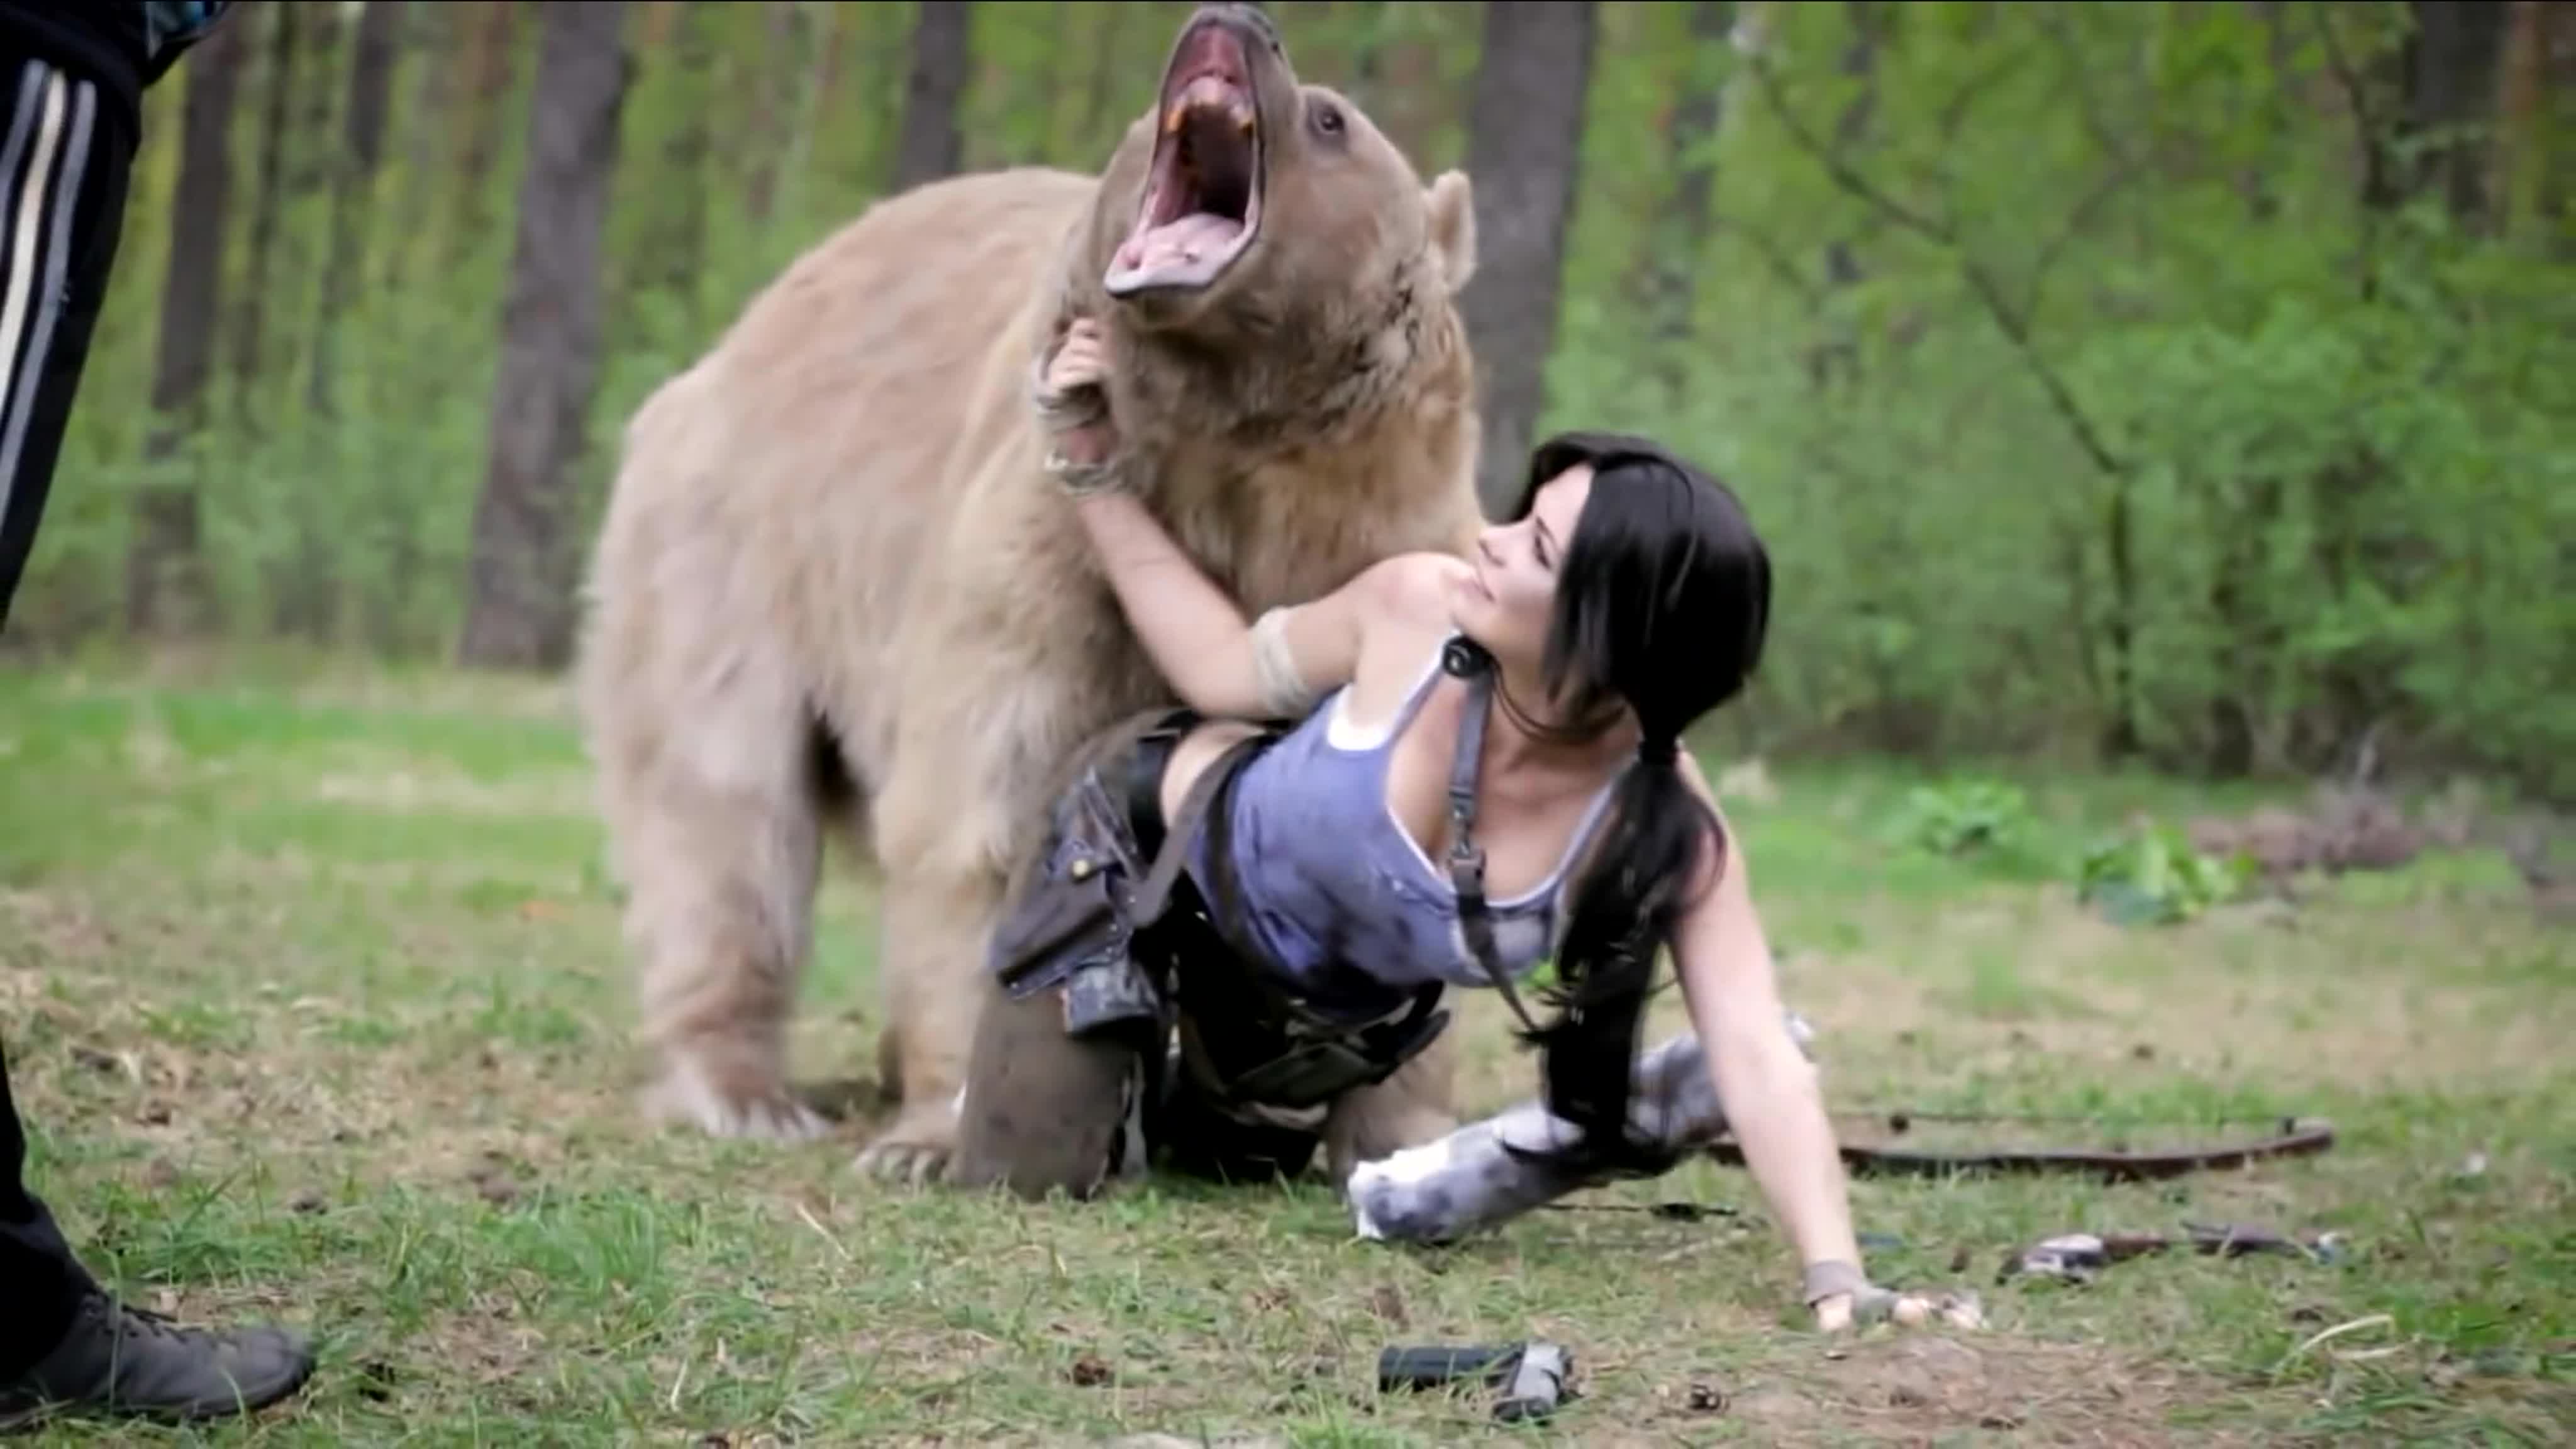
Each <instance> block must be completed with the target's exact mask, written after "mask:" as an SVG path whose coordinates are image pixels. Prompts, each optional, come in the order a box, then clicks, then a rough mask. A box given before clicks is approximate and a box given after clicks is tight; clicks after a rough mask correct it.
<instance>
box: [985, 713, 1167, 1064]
mask: <svg viewBox="0 0 2576 1449" xmlns="http://www.w3.org/2000/svg"><path fill="white" fill-rule="evenodd" d="M1195 721H1196V717H1195V716H1194V715H1192V714H1191V713H1190V712H1189V711H1186V710H1164V711H1157V712H1155V713H1153V714H1150V715H1144V716H1139V717H1136V718H1132V719H1130V720H1128V721H1126V722H1124V723H1122V724H1120V725H1118V726H1116V727H1114V728H1112V729H1111V730H1109V731H1107V732H1106V733H1104V734H1103V735H1102V736H1101V737H1100V738H1099V739H1098V740H1096V741H1094V742H1093V744H1092V745H1091V746H1090V747H1088V748H1087V749H1086V750H1084V751H1083V752H1082V754H1081V755H1080V756H1079V757H1078V758H1077V759H1076V761H1075V764H1074V768H1073V772H1072V779H1071V783H1070V784H1069V785H1068V786H1067V787H1066V788H1065V789H1064V790H1063V791H1061V792H1060V793H1059V794H1058V795H1057V796H1056V798H1055V800H1054V801H1053V802H1052V803H1051V804H1050V805H1049V807H1048V817H1047V828H1046V832H1045V834H1044V836H1043V837H1042V838H1041V840H1040V842H1039V845H1038V849H1037V851H1036V853H1035V854H1034V855H1033V856H1032V857H1031V858H1030V859H1029V860H1028V862H1027V863H1026V865H1025V866H1024V867H1023V868H1022V870H1021V871H1020V873H1019V879H1018V880H1016V881H1015V882H1014V883H1013V886H1012V891H1011V895H1010V900H1009V905H1008V907H1007V909H1006V910H1005V912H1004V914H1003V916H1002V919H1001V921H1000V922H999V924H998V927H997V929H996V930H995V931H994V934H993V939H992V948H991V950H992V954H991V957H990V959H989V962H988V965H989V967H990V969H991V970H992V971H993V973H994V975H996V976H997V977H999V978H1000V981H1001V985H1002V989H1003V990H1004V991H1005V992H1007V993H1008V994H1009V995H1010V996H1011V997H1013V998H1014V999H1022V998H1026V997H1029V996H1032V995H1035V994H1036V993H1038V992H1041V991H1050V990H1060V991H1061V992H1062V996H1063V1002H1064V1029H1065V1031H1066V1033H1067V1034H1068V1035H1072V1036H1077V1037H1080V1036H1091V1035H1094V1034H1096V1033H1100V1032H1118V1033H1122V1034H1124V1033H1127V1032H1134V1033H1135V1034H1136V1035H1137V1036H1138V1038H1139V1041H1138V1045H1139V1046H1140V1047H1143V1046H1145V1045H1146V1044H1148V1043H1159V1042H1160V1040H1161V1039H1162V1036H1163V1033H1164V1032H1165V1031H1167V1030H1168V1029H1169V1028H1170V1025H1171V1009H1172V1008H1171V992H1170V988H1169V984H1168V983H1167V982H1164V981H1160V980H1157V979H1155V973H1154V972H1152V971H1151V970H1150V969H1149V967H1148V965H1147V963H1146V962H1145V961H1143V960H1140V959H1139V954H1138V952H1137V950H1136V949H1135V946H1136V938H1137V935H1138V933H1139V932H1140V931H1142V930H1144V929H1146V928H1147V927H1150V926H1151V925H1153V923H1154V921H1155V919H1156V918H1158V917H1159V916H1160V915H1161V914H1162V904H1163V901H1164V900H1166V899H1168V893H1169V877H1170V876H1171V874H1172V873H1173V867H1174V866H1176V865H1177V860H1174V861H1172V862H1169V863H1166V864H1165V869H1164V871H1163V872H1161V873H1160V874H1159V875H1158V874H1157V873H1156V872H1155V870H1154V867H1155V865H1156V863H1157V862H1156V860H1155V856H1156V854H1157V853H1158V852H1159V851H1160V849H1161V847H1162V845H1163V839H1162V836H1163V831H1162V828H1161V826H1160V824H1159V820H1160V815H1161V810H1160V805H1159V800H1158V792H1159V790H1160V782H1161V780H1162V775H1163V766H1164V763H1165V762H1166V761H1167V760H1169V759H1170V757H1171V750H1172V746H1173V745H1174V744H1175V743H1177V742H1178V741H1179V740H1180V738H1181V736H1182V735H1183V734H1184V733H1185V732H1186V731H1187V730H1188V729H1189V728H1190V726H1191V725H1192V724H1193V723H1195ZM1149 886H1150V887H1154V889H1153V890H1152V891H1151V895H1152V898H1151V899H1147V900H1144V901H1141V902H1140V900H1139V894H1140V891H1142V890H1145V889H1146V888H1147V887H1149ZM1140 906H1141V907H1142V909H1141V910H1140Z"/></svg>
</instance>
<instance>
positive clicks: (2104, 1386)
mask: <svg viewBox="0 0 2576 1449" xmlns="http://www.w3.org/2000/svg"><path fill="white" fill-rule="evenodd" d="M2225 1392H2226V1390H2225V1389H2224V1386H2222V1385H2219V1384H2216V1383H2215V1382H2211V1381H2206V1380H2201V1379H2197V1378H2195V1377H2194V1376H2192V1375H2189V1374H2187V1373H2185V1372H2184V1371H2182V1370H2180V1369H2178V1368H2176V1367H2174V1366H2173V1365H2172V1364H2170V1363H2166V1362H2163V1361H2156V1360H2143V1361H2128V1360H2114V1359H2113V1358H2112V1357H2111V1356H2110V1355H2109V1354H2107V1353H2104V1352H2101V1351H2099V1350H2095V1349H2090V1348H2082V1347H2076V1346H2071V1345H2064V1344H2043V1343H2036V1342H2032V1341H2029V1340H2025V1339H2015V1338H2010V1337H2001V1336H1989V1335H1978V1336H1976V1337H1973V1338H1954V1337H1950V1336H1946V1335H1929V1334H1910V1335H1909V1334H1892V1335H1888V1336H1884V1337H1878V1338H1865V1339H1861V1340H1858V1341H1855V1342H1853V1343H1851V1344H1848V1345H1845V1346H1843V1347H1840V1348H1836V1349H1833V1350H1828V1351H1827V1352H1825V1353H1824V1354H1823V1355H1821V1356H1819V1357H1816V1358H1813V1359H1811V1360H1808V1361H1806V1362H1805V1363H1803V1364H1800V1365H1798V1366H1795V1367H1774V1368H1773V1369H1771V1370H1770V1371H1769V1372H1766V1373H1762V1374H1760V1375H1758V1376H1756V1377H1754V1378H1753V1379H1752V1380H1750V1381H1749V1382H1747V1383H1745V1384H1744V1385H1742V1386H1741V1387H1740V1388H1737V1389H1734V1390H1732V1391H1726V1390H1724V1389H1722V1388H1721V1387H1720V1386H1717V1385H1712V1384H1708V1383H1704V1382H1703V1383H1698V1384H1695V1385H1688V1386H1684V1388H1683V1391H1682V1392H1681V1393H1680V1394H1679V1395H1671V1394H1667V1395H1663V1396H1661V1397H1662V1398H1663V1400H1664V1403H1663V1404H1662V1405H1661V1406H1659V1407H1660V1409H1661V1413H1662V1415H1666V1416H1670V1417H1673V1418H1684V1417H1688V1418H1695V1419H1700V1420H1703V1421H1704V1420H1707V1419H1710V1418H1713V1417H1720V1416H1723V1417H1727V1418H1732V1419H1733V1420H1735V1421H1737V1422H1738V1423H1740V1424H1742V1425H1744V1426H1745V1427H1747V1428H1748V1429H1750V1430H1751V1431H1752V1435H1753V1438H1754V1441H1755V1442H1757V1443H1764V1444H1819V1443H1849V1442H1852V1441H1853V1440H1855V1439H1858V1440H1860V1441H1863V1442H1876V1443H1906V1444H1926V1443H1941V1442H1949V1441H1951V1440H1953V1439H1954V1438H1958V1439H1961V1440H1963V1441H1965V1442H1977V1441H1979V1440H1982V1439H1986V1438H1992V1439H1996V1440H1999V1441H2000V1440H2008V1441H2009V1442H2011V1443H2014V1444H2085V1445H2105V1444H2118V1445H2125V1444H2169V1443H2174V1442H2178V1439H2179V1438H2180V1437H2183V1436H2178V1435H2177V1433H2176V1431H2175V1430H2174V1429H2173V1428H2172V1427H2171V1426H2170V1424H2169V1422H2168V1413H2169V1411H2170V1410H2171V1409H2172V1408H2173V1406H2175V1405H2177V1404H2181V1403H2193V1402H2206V1401H2207V1400H2209V1399H2211V1398H2214V1397H2218V1396H2220V1395H2222V1394H2224V1393H2225ZM1713 1400H1722V1402H1721V1403H1720V1404H1719V1406H1718V1407H1716V1408H1714V1409H1712V1408H1710V1407H1708V1405H1709V1404H1710V1403H1711V1402H1712V1401H1713ZM2187 1437H2188V1438H2189V1440H2190V1442H2192V1443H2195V1444H2230V1443H2252V1442H2255V1441H2254V1440H2253V1439H2251V1438H2246V1437H2228V1436H2225V1435H2219V1436H2216V1437H2213V1436H2211V1435H2210V1434H2208V1433H2205V1432H2204V1431H2203V1430H2201V1429H2200V1428H2198V1427H2195V1428H2194V1429H2193V1431H2192V1432H2191V1434H2190V1435H2189V1436H2187Z"/></svg>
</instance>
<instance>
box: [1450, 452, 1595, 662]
mask: <svg viewBox="0 0 2576 1449" xmlns="http://www.w3.org/2000/svg"><path fill="white" fill-rule="evenodd" d="M1591 496H1592V465H1591V464H1589V463H1577V464H1575V465H1574V466H1572V467H1570V468H1568V469H1566V470H1565V471H1564V472H1562V473H1559V474H1557V475H1556V476H1555V477H1553V478H1550V479H1549V480H1547V481H1546V482H1545V483H1542V484H1540V485H1539V488H1538V493H1537V495H1536V498H1535V499H1534V501H1533V502H1532V503H1531V504H1530V510H1529V512H1528V513H1527V514H1525V515H1523V516H1522V517H1521V519H1520V521H1519V522H1517V523H1503V524H1494V525H1490V526H1488V527H1487V528H1486V529H1485V531H1484V532H1483V534H1481V535H1480V536H1479V537H1478V538H1477V540H1476V546H1475V548H1474V549H1472V550H1471V551H1469V553H1468V555H1467V562H1468V564H1469V567H1468V568H1465V569H1462V570H1460V571H1459V573H1458V576H1457V581H1456V582H1455V583H1453V584H1452V585H1451V586H1450V598H1449V609H1450V616H1451V617H1452V618H1453V619H1454V620H1455V621H1456V622H1457V625H1458V631H1459V632H1460V633H1462V634H1465V635H1466V636H1467V637H1468V638H1470V639H1472V640H1474V641H1475V642H1476V643H1478V644H1481V645H1483V646H1484V648H1485V650H1486V652H1488V653H1490V654H1492V655H1493V656H1494V657H1495V658H1496V659H1497V660H1500V661H1502V662H1504V663H1505V664H1507V665H1517V666H1520V667H1522V668H1524V669H1535V668H1536V667H1537V665H1538V662H1539V659H1540V657H1541V655H1542V654H1543V653H1544V652H1545V650H1546V647H1547V630H1548V619H1549V617H1550V615H1551V614H1552V612H1553V611H1554V609H1555V607H1556V579H1557V570H1558V568H1559V567H1560V566H1562V565H1563V563H1564V562H1565V546H1566V544H1567V543H1569V542H1570V541H1572V539H1573V537H1574V525H1575V521H1576V520H1577V519H1579V518H1581V517H1582V516H1583V504H1584V501H1585V500H1586V499H1588V498H1590V497H1591Z"/></svg>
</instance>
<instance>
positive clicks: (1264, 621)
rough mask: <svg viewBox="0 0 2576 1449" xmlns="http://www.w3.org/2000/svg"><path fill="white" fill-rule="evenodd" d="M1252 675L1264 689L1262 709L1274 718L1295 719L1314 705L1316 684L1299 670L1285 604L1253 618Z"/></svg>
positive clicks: (1254, 680) (1262, 692)
mask: <svg viewBox="0 0 2576 1449" xmlns="http://www.w3.org/2000/svg"><path fill="white" fill-rule="evenodd" d="M1252 678H1253V682H1254V683H1255V684H1256V685H1257V686H1259V688H1260V690H1261V708H1262V712H1263V713H1265V714H1267V715H1269V716H1270V717H1271V718H1273V719H1294V718H1296V717H1298V716H1300V715H1303V714H1304V713H1305V712H1306V711H1308V710H1310V709H1312V708H1314V707H1315V699H1316V694H1315V690H1314V687H1313V686H1312V685H1309V684H1308V683H1307V682H1306V680H1305V677H1304V676H1303V675H1301V674H1299V673H1298V672H1297V660H1296V658H1295V656H1293V655H1291V654H1290V653H1289V652H1288V612H1287V610H1286V609H1284V608H1283V609H1272V610H1270V611H1269V612H1267V613H1265V614H1263V615H1262V616H1261V617H1260V618H1258V619H1256V620H1254V621H1253V624H1252Z"/></svg>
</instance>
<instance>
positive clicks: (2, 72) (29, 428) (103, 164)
mask: <svg viewBox="0 0 2576 1449" xmlns="http://www.w3.org/2000/svg"><path fill="white" fill-rule="evenodd" d="M0 123H5V124H6V126H7V128H8V129H7V135H6V139H5V140H0V629H6V628H7V626H8V621H9V601H10V600H11V599H12V598H13V597H15V595H16V594H17V592H18V580H19V578H20V576H21V575H22V574H24V573H25V571H26V567H27V554H28V552H29V550H30V549H31V548H33V546H34V544H35V541H36V524H37V520H38V519H40V518H41V517H42V516H43V514H44V509H45V495H46V493H47V491H48V489H49V488H50V486H51V484H52V482H53V475H54V464H55V461H56V460H57V459H58V458H59V457H60V456H61V454H62V446H63V426H64V424H65V423H66V422H67V421H68V420H69V419H70V417H71V410H72V397H73V394H74V393H76V392H77V391H78V390H79V388H80V380H81V369H82V366H83V365H84V364H85V363H86V362H88V360H89V342H90V333H91V332H92V331H93V330H94V329H95V328H96V325H97V322H98V309H99V303H100V302H101V301H103V300H104V299H105V298H106V296H107V276H108V270H109V268H110V267H111V266H112V265H113V264H114V263H115V260H116V248H117V241H118V238H119V236H120V235H121V233H122V232H123V229H124V219H125V195H126V187H127V185H128V183H129V179H130V176H131V167H132V163H133V159H134V148H135V143H136V139H137V136H138V134H139V131H140V127H141V120H140V117H138V116H136V115H134V114H132V113H131V112H130V111H129V110H128V108H127V107H126V105H125V104H124V102H122V101H121V100H120V99H118V97H117V95H116V93H115V92H114V91H112V90H108V89H106V88H104V87H101V86H99V85H98V84H96V83H95V82H93V81H91V80H90V79H89V78H88V77H86V76H84V75H82V74H81V73H79V72H77V71H71V70H65V69H63V68H61V67H58V66H56V65H55V64H54V63H53V62H52V61H50V60H47V59H44V58H42V57H39V56H36V55H31V54H29V53H27V51H26V50H25V49H24V48H23V47H20V46H15V45H7V44H0ZM221 241H222V238H220V237H207V238H202V239H200V241H199V244H200V245H206V246H214V245H220V244H221ZM133 401H134V402H135V403H136V404H138V405H139V404H140V403H141V402H142V399H140V398H136V399H134V400H133Z"/></svg>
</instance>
